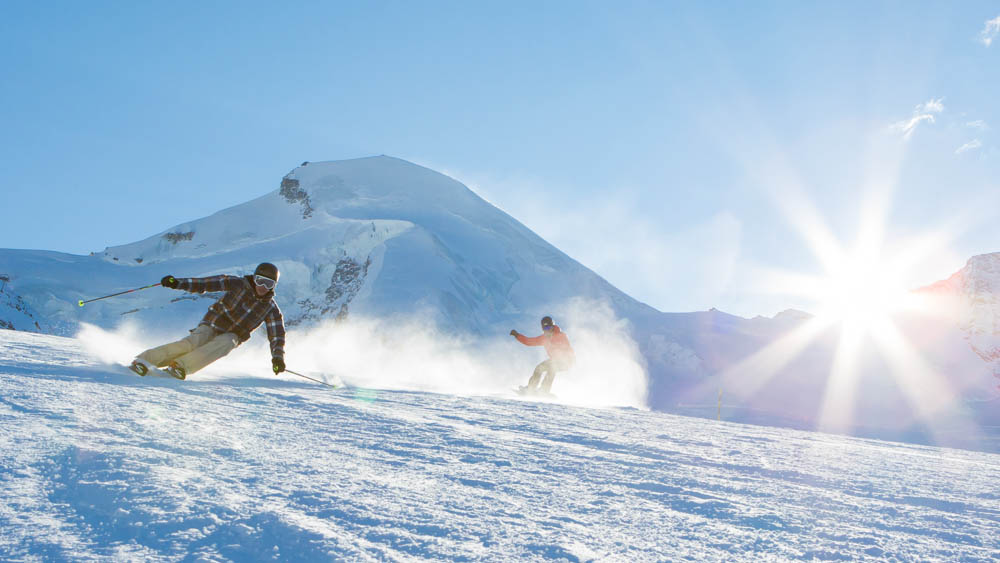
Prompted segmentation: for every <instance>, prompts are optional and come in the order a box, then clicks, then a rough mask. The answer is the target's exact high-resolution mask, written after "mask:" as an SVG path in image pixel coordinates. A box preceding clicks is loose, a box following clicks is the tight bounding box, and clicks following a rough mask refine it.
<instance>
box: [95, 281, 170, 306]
mask: <svg viewBox="0 0 1000 563" xmlns="http://www.w3.org/2000/svg"><path fill="white" fill-rule="evenodd" d="M158 285H160V282H156V283H154V284H153V285H144V286H142V287H137V288H135V289H129V290H127V291H119V292H118V293H112V294H111V295H105V296H104V297H95V298H93V299H88V300H86V301H84V300H83V299H81V300H80V301H78V302H77V303H78V304H79V305H80V306H81V307H83V304H84V303H90V302H91V301H100V300H101V299H107V298H108V297H116V296H118V295H125V294H126V293H132V292H133V291H139V290H142V289H149V288H151V287H156V286H158Z"/></svg>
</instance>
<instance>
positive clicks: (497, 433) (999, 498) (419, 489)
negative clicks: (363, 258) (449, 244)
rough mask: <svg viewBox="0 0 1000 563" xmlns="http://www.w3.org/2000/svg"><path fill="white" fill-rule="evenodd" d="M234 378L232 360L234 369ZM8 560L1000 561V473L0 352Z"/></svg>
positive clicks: (643, 416) (996, 459)
mask: <svg viewBox="0 0 1000 563" xmlns="http://www.w3.org/2000/svg"><path fill="white" fill-rule="evenodd" d="M223 361H225V360H223ZM0 500H2V502H0V559H2V560H25V561H34V560H46V561H49V560H74V561H89V560H108V559H118V560H148V561H175V560H177V561H181V560H183V561H219V560H272V559H282V560H301V561H306V560H308V561H325V560H350V561H382V560H399V561H412V560H458V561H469V560H492V561H510V560H569V561H591V560H595V561H657V560H684V559H690V560H697V561H731V560H734V559H739V560H787V559H807V560H810V559H822V560H856V559H866V558H867V559H887V560H907V561H912V560H970V561H979V560H983V561H986V560H998V559H1000V456H998V455H996V454H988V453H981V452H971V451H962V450H947V449H940V448H933V447H924V446H915V445H907V444H898V443H889V442H879V441H875V440H864V439H855V438H847V437H841V436H831V435H824V434H817V433H808V432H798V431H792V430H784V429H776V428H766V427H755V426H746V425H739V424H731V423H726V422H721V423H720V422H716V421H711V420H704V419H695V418H685V417H678V416H671V415H666V414H661V413H653V412H644V411H638V410H632V409H584V408H576V407H568V406H564V405H559V404H552V403H534V402H528V401H519V400H514V399H513V398H511V399H505V398H497V397H457V396H449V395H439V394H430V393H419V392H405V391H379V390H367V389H339V390H331V389H328V388H324V387H322V386H318V385H315V384H312V383H310V382H308V381H304V380H296V379H294V378H291V377H279V378H262V377H246V378H219V377H215V378H214V379H213V378H209V377H207V376H206V377H205V379H199V376H198V375H197V374H196V375H195V376H193V378H192V379H190V380H188V381H183V382H181V381H172V380H167V379H154V378H144V379H141V378H138V377H135V376H131V375H129V374H128V373H127V372H126V371H124V368H117V367H113V366H106V365H101V364H99V363H97V362H96V361H93V360H89V359H87V358H86V355H85V354H84V352H83V351H82V349H81V348H80V347H79V345H78V344H77V343H76V341H74V340H70V339H64V338H59V337H51V336H41V335H35V334H26V333H20V332H13V331H0Z"/></svg>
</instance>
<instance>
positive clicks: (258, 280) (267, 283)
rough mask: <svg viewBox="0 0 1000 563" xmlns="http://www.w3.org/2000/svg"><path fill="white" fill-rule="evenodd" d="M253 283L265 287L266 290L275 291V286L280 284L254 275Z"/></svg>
mask: <svg viewBox="0 0 1000 563" xmlns="http://www.w3.org/2000/svg"><path fill="white" fill-rule="evenodd" d="M253 283H255V284H257V285H259V286H261V287H263V288H265V289H274V286H275V285H276V284H277V283H278V282H276V281H274V280H272V279H271V278H265V277H264V276H261V275H254V277H253Z"/></svg>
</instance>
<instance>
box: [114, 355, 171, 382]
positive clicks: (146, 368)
mask: <svg viewBox="0 0 1000 563" xmlns="http://www.w3.org/2000/svg"><path fill="white" fill-rule="evenodd" d="M125 367H126V369H128V370H129V371H130V372H131V373H133V374H135V375H138V376H140V377H147V376H152V377H168V378H170V379H180V380H183V379H184V376H183V375H174V374H173V373H171V372H170V371H167V370H162V369H160V368H158V367H156V366H154V365H151V364H149V363H147V362H144V361H142V360H140V359H138V358H136V359H135V360H132V363H131V364H129V365H127V366H125Z"/></svg>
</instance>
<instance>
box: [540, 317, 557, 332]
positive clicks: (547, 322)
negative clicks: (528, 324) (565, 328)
mask: <svg viewBox="0 0 1000 563" xmlns="http://www.w3.org/2000/svg"><path fill="white" fill-rule="evenodd" d="M554 324H555V323H554V322H552V317H549V316H545V317H542V329H543V330H544V329H546V328H549V327H551V326H552V325H554Z"/></svg>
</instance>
